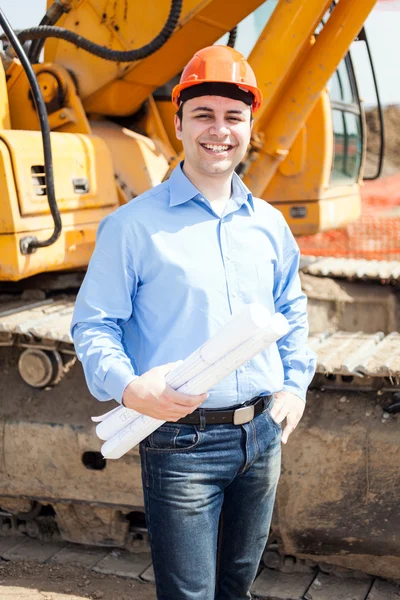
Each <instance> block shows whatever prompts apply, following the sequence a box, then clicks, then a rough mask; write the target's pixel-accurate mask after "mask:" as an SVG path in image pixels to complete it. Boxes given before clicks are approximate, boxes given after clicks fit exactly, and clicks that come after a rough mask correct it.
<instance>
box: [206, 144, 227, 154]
mask: <svg viewBox="0 0 400 600" xmlns="http://www.w3.org/2000/svg"><path fill="white" fill-rule="evenodd" d="M203 146H204V147H205V148H207V149H208V150H212V151H213V152H224V151H225V150H229V148H230V146H215V145H214V144H203Z"/></svg>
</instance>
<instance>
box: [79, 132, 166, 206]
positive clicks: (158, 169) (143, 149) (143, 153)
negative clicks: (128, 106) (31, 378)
mask: <svg viewBox="0 0 400 600" xmlns="http://www.w3.org/2000/svg"><path fill="white" fill-rule="evenodd" d="M91 126H92V130H93V132H94V133H96V135H98V136H99V137H101V138H103V140H104V141H105V142H106V143H107V146H108V148H109V149H110V151H111V155H112V160H113V164H114V170H115V173H116V174H117V177H118V181H119V183H120V185H121V187H122V189H123V191H124V192H125V194H126V196H127V198H128V200H130V199H131V198H132V197H134V196H138V195H139V194H142V193H143V192H145V191H147V190H148V189H149V188H151V187H153V186H155V185H158V184H159V183H161V182H162V180H163V177H164V175H165V173H166V172H167V170H168V160H167V157H165V155H164V154H163V152H162V149H161V148H157V146H156V144H155V142H154V140H153V139H151V138H148V137H145V136H144V135H140V134H139V133H135V132H134V131H131V130H129V129H126V128H125V127H121V126H120V125H117V124H116V123H111V122H110V121H100V120H99V121H92V122H91Z"/></svg>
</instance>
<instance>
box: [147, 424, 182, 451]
mask: <svg viewBox="0 0 400 600" xmlns="http://www.w3.org/2000/svg"><path fill="white" fill-rule="evenodd" d="M178 433H179V427H173V426H171V425H161V427H158V429H156V430H155V431H153V433H151V434H150V435H149V437H148V438H147V444H146V446H147V448H154V449H158V450H173V449H174V448H175V439H176V437H177V435H178Z"/></svg>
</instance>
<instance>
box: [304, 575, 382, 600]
mask: <svg viewBox="0 0 400 600" xmlns="http://www.w3.org/2000/svg"><path fill="white" fill-rule="evenodd" d="M371 583H372V577H365V578H363V579H339V578H338V577H335V576H334V575H324V574H323V573H319V574H318V576H317V577H316V578H315V579H314V581H313V584H312V586H311V587H310V589H309V590H308V592H307V593H306V594H305V598H306V600H364V599H365V597H366V595H367V594H368V590H369V589H370V587H371Z"/></svg>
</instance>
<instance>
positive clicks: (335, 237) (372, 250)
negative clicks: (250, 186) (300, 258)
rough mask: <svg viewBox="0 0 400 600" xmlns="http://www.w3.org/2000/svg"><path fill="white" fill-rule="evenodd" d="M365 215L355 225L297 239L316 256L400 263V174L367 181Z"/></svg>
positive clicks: (300, 245)
mask: <svg viewBox="0 0 400 600" xmlns="http://www.w3.org/2000/svg"><path fill="white" fill-rule="evenodd" d="M361 195H362V214H361V217H360V218H359V219H358V221H356V222H355V223H351V224H350V225H347V226H346V227H341V228H339V229H335V230H332V231H325V232H324V233H317V234H316V235H310V236H302V237H300V238H298V239H297V242H298V244H299V247H300V250H301V253H302V254H304V255H314V256H334V257H342V258H366V259H369V260H400V174H399V175H394V176H392V177H387V178H384V179H378V180H376V181H370V182H366V183H365V185H364V186H363V188H362V194H361Z"/></svg>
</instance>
